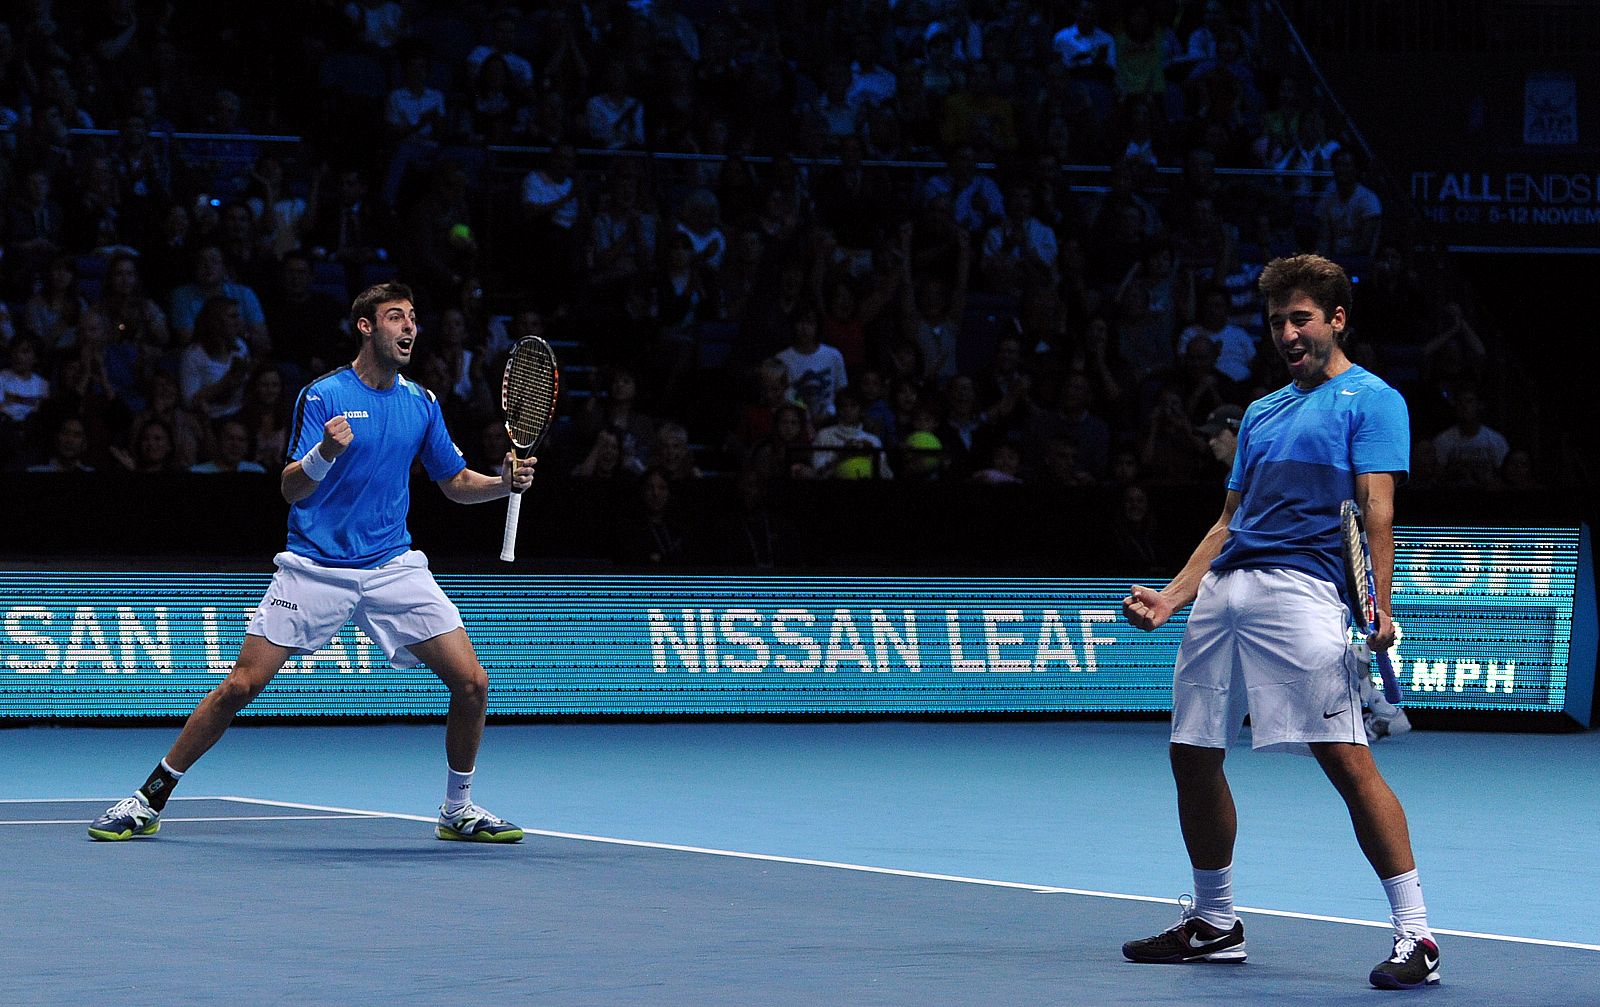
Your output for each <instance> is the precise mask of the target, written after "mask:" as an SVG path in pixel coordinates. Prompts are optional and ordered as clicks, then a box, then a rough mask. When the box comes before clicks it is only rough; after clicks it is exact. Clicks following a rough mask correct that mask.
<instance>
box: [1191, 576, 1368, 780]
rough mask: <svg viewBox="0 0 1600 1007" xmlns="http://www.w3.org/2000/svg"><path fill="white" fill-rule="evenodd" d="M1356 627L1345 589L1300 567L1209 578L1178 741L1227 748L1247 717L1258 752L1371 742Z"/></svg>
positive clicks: (1196, 613) (1196, 611)
mask: <svg viewBox="0 0 1600 1007" xmlns="http://www.w3.org/2000/svg"><path fill="white" fill-rule="evenodd" d="M1349 625H1350V616H1349V613H1348V611H1347V610H1346V609H1345V606H1344V603H1343V602H1342V601H1340V599H1339V592H1338V589H1336V588H1335V587H1334V586H1333V585H1332V584H1330V583H1328V582H1327V581H1325V580H1320V579H1318V578H1316V577H1313V576H1311V575H1310V574H1306V573H1301V572H1300V571H1299V570H1285V569H1262V570H1256V569H1245V570H1225V571H1223V572H1221V573H1216V572H1212V573H1208V574H1206V575H1205V577H1204V579H1202V580H1201V582H1200V593H1199V595H1198V596H1197V597H1196V598H1195V603H1194V608H1193V609H1192V610H1191V612H1190V614H1189V624H1188V627H1187V628H1186V629H1185V630H1184V633H1183V645H1182V646H1181V647H1179V648H1178V662H1177V665H1176V667H1175V668H1174V669H1173V674H1172V740H1173V741H1174V742H1177V743H1179V744H1183V745H1196V746H1199V747H1201V748H1227V747H1228V745H1229V744H1231V743H1232V742H1233V741H1234V740H1235V739H1236V738H1238V736H1239V728H1240V727H1241V726H1242V725H1243V723H1244V716H1245V714H1246V713H1247V712H1248V713H1249V714H1250V735H1251V745H1252V747H1254V748H1256V749H1259V750H1263V751H1281V752H1298V753H1300V754H1307V755H1308V754H1310V751H1311V750H1310V748H1308V747H1307V745H1308V744H1309V743H1310V742H1322V741H1342V742H1349V743H1351V744H1356V745H1365V744H1366V743H1367V732H1366V729H1365V728H1364V727H1362V723H1361V696H1360V685H1359V682H1360V675H1361V674H1362V671H1361V669H1360V667H1359V666H1358V664H1357V662H1356V660H1355V659H1354V658H1353V657H1352V656H1351V654H1350V648H1349V635H1350V634H1349Z"/></svg>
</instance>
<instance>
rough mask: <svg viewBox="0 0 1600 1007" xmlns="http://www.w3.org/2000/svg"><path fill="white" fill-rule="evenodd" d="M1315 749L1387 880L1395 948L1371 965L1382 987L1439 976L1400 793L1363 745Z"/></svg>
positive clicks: (1409, 985)
mask: <svg viewBox="0 0 1600 1007" xmlns="http://www.w3.org/2000/svg"><path fill="white" fill-rule="evenodd" d="M1311 754H1312V755H1314V756H1316V758H1317V764H1318V765H1320V766H1321V767H1322V771H1323V772H1324V773H1326V774H1327V775H1328V779H1329V780H1330V781H1331V782H1332V783H1333V786H1334V789H1335V790H1337V791H1339V796H1340V797H1342V798H1344V803H1345V806H1346V807H1347V808H1349V809H1350V822H1351V824H1352V825H1354V826H1355V830H1356V841H1357V842H1358V843H1360V844H1361V852H1362V853H1364V854H1366V856H1367V860H1368V862H1370V863H1371V864H1372V867H1373V870H1375V871H1377V872H1378V878H1379V880H1381V881H1382V882H1383V890H1384V894H1385V895H1387V896H1388V898H1389V919H1390V921H1391V922H1392V923H1393V924H1394V950H1393V952H1392V953H1391V954H1390V955H1389V957H1388V958H1386V959H1384V960H1383V961H1381V962H1379V963H1378V964H1377V966H1375V967H1374V968H1373V969H1372V972H1371V973H1370V976H1369V978H1370V979H1371V982H1372V985H1374V986H1377V987H1379V988H1380V989H1418V988H1421V987H1424V986H1431V985H1433V984H1435V983H1437V982H1438V981H1439V961H1440V958H1441V955H1440V954H1439V945H1438V944H1437V943H1436V942H1435V941H1434V939H1433V931H1432V930H1431V929H1430V928H1429V926H1428V910H1427V907H1426V905H1425V904H1424V902H1423V899H1422V883H1421V881H1419V880H1418V878H1417V862H1416V859H1415V857H1414V856H1413V855H1412V852H1411V830H1410V829H1409V828H1408V827H1407V825H1406V812H1405V809H1404V808H1402V807H1401V806H1400V800H1399V798H1397V797H1395V796H1394V791H1393V790H1391V789H1389V784H1388V783H1387V782H1386V781H1385V780H1384V778H1383V775H1382V774H1381V773H1379V772H1378V764H1377V763H1376V762H1374V761H1373V759H1372V750H1371V749H1369V748H1367V747H1366V746H1365V745H1352V744H1346V743H1337V742H1325V743H1321V744H1314V745H1312V746H1311Z"/></svg>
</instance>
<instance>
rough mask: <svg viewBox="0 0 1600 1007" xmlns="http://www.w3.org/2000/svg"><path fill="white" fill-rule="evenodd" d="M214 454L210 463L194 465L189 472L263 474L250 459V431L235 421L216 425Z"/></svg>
mask: <svg viewBox="0 0 1600 1007" xmlns="http://www.w3.org/2000/svg"><path fill="white" fill-rule="evenodd" d="M215 443H216V453H215V457H213V458H212V459H211V460H210V461H207V462H201V463H200V464H198V465H195V466H194V467H192V468H191V469H189V471H190V472H200V473H206V474H215V473H219V472H265V471H266V469H264V468H262V467H261V463H260V462H256V461H252V460H251V459H250V430H249V428H248V427H246V426H245V425H244V423H243V422H241V421H240V420H237V419H225V420H219V421H217V423H216V438H215Z"/></svg>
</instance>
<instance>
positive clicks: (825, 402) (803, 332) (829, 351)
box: [778, 301, 850, 427]
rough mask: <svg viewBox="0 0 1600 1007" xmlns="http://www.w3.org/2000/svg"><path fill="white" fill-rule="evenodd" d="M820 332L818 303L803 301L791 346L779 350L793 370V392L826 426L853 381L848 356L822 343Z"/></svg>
mask: <svg viewBox="0 0 1600 1007" xmlns="http://www.w3.org/2000/svg"><path fill="white" fill-rule="evenodd" d="M817 333H818V318H817V308H816V305H814V304H812V303H810V302H809V301H807V302H803V303H802V304H801V305H800V307H799V308H797V309H796V311H795V317H794V336H793V337H792V339H791V341H790V343H789V345H788V347H786V348H785V349H783V350H781V351H779V353H778V359H779V360H781V361H783V366H784V367H785V368H787V369H788V371H789V390H790V392H792V393H793V395H794V397H795V398H797V399H799V400H800V401H801V402H804V403H805V406H806V411H807V412H809V413H810V414H811V422H812V424H813V425H814V426H817V427H825V426H828V425H829V424H831V423H832V422H833V418H834V412H835V405H834V396H835V395H836V394H838V392H839V390H840V389H841V388H843V387H844V386H845V385H847V384H849V383H850V380H849V378H848V377H847V376H846V375H845V369H844V355H843V354H841V353H840V352H839V350H838V348H837V347H833V346H829V345H827V344H826V343H824V342H822V340H821V338H820V337H819V336H818V334H817Z"/></svg>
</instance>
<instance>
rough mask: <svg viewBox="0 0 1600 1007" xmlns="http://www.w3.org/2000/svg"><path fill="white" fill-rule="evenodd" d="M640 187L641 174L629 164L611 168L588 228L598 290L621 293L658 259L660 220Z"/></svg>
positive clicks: (594, 283)
mask: <svg viewBox="0 0 1600 1007" xmlns="http://www.w3.org/2000/svg"><path fill="white" fill-rule="evenodd" d="M640 187H641V183H640V177H639V173H638V172H637V171H635V170H633V169H631V168H629V167H628V166H627V163H619V164H617V165H615V166H614V167H613V168H612V170H611V172H610V176H609V178H608V185H607V187H606V191H605V193H604V194H603V195H602V196H601V197H600V205H599V208H598V210H597V211H596V212H595V215H594V219H593V221H591V223H590V227H589V261H590V271H589V279H588V282H589V284H590V286H591V287H592V288H596V290H597V292H599V291H611V292H613V293H619V292H620V291H621V289H622V288H623V287H624V286H625V284H626V281H628V280H631V279H632V278H633V277H635V276H638V275H640V274H641V273H644V272H647V271H649V270H650V268H651V266H652V264H653V263H654V262H655V260H656V234H657V232H658V230H659V228H660V220H659V219H658V218H657V216H656V214H655V212H654V210H653V209H652V207H651V206H650V204H649V203H648V202H647V201H646V200H644V199H642V198H641V193H640Z"/></svg>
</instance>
